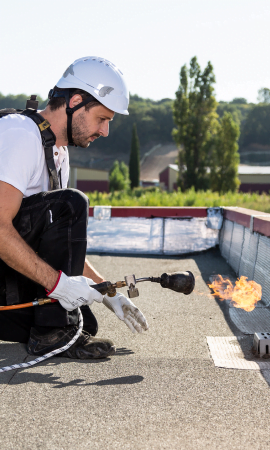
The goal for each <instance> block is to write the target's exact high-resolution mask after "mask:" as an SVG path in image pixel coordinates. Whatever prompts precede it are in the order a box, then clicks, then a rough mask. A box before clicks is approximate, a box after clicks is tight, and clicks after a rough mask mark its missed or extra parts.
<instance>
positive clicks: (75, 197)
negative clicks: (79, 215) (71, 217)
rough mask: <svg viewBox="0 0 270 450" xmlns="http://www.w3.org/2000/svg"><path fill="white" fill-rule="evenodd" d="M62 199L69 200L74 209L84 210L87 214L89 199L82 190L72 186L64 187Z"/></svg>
mask: <svg viewBox="0 0 270 450" xmlns="http://www.w3.org/2000/svg"><path fill="white" fill-rule="evenodd" d="M62 199H63V200H65V201H67V202H69V203H70V204H71V205H72V208H73V209H74V210H76V211H84V210H85V211H86V213H87V215H88V209H89V199H88V197H87V196H86V195H85V194H84V193H83V192H81V191H79V190H78V189H72V188H68V189H64V190H63V194H62Z"/></svg>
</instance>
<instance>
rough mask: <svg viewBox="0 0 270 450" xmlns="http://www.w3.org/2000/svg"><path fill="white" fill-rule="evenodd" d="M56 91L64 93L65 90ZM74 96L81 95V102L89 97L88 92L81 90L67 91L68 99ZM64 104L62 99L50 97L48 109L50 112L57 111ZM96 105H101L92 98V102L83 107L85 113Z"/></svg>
mask: <svg viewBox="0 0 270 450" xmlns="http://www.w3.org/2000/svg"><path fill="white" fill-rule="evenodd" d="M57 91H66V89H61V88H57ZM76 94H79V95H81V97H82V99H83V100H85V99H86V98H87V97H89V96H90V94H89V93H88V92H86V91H83V90H82V89H69V98H71V97H73V95H76ZM65 104H66V99H65V98H64V97H52V98H51V99H50V100H49V102H48V106H49V107H50V109H51V111H56V110H57V109H59V108H62V106H64V105H65ZM98 105H101V103H100V102H99V101H98V100H96V99H95V98H94V100H93V101H92V102H89V103H87V104H86V105H85V111H89V109H91V108H93V106H98Z"/></svg>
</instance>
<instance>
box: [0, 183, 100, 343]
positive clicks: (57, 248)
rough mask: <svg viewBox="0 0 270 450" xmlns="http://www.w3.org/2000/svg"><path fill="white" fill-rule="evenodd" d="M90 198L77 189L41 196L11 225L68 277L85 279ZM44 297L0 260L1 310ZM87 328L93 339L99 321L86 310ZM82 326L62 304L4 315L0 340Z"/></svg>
mask: <svg viewBox="0 0 270 450" xmlns="http://www.w3.org/2000/svg"><path fill="white" fill-rule="evenodd" d="M88 207H89V205H88V199H87V197H86V196H85V195H84V194H83V193H82V192H80V191H77V190H75V189H61V190H58V191H52V192H41V193H39V194H35V195H32V196H30V197H27V198H24V199H23V201H22V204H21V207H20V210H19V212H18V214H17V215H16V217H15V219H14V220H13V225H14V227H15V228H16V230H17V231H18V232H19V234H20V235H21V237H22V238H23V239H24V240H25V241H26V242H27V244H28V245H29V246H30V247H31V248H32V249H33V250H34V251H35V252H37V254H38V255H39V257H40V258H42V259H43V260H44V261H46V262H47V263H48V264H49V265H50V266H52V267H53V268H54V269H56V270H62V271H63V272H64V273H65V274H66V275H68V276H72V275H73V276H76V275H82V273H83V267H84V261H85V254H86V245H87V219H88ZM45 296H46V292H45V289H44V288H43V287H42V286H40V285H38V284H36V283H34V282H33V281H31V280H29V279H28V278H26V277H25V276H23V275H21V274H19V273H18V272H16V271H15V270H13V269H11V268H10V267H8V266H7V265H6V264H5V263H4V262H3V261H1V260H0V305H1V306H4V305H9V304H16V303H27V302H31V301H33V300H34V299H35V298H36V297H38V298H43V297H45ZM81 310H82V313H83V319H84V329H85V330H86V331H88V332H89V333H90V334H92V335H93V336H94V335H95V334H96V333H97V321H96V318H95V316H94V315H93V313H92V312H91V310H90V309H89V307H88V306H83V307H82V308H81ZM77 323H78V310H77V309H76V310H74V311H70V312H69V311H67V310H65V309H64V308H62V306H61V305H60V303H52V304H48V305H43V306H36V307H30V308H23V309H18V310H11V311H0V339H1V340H4V341H13V342H27V341H28V338H29V335H30V329H31V327H34V326H36V327H37V328H40V329H43V327H47V328H44V330H45V331H46V330H49V329H50V328H49V327H54V328H55V327H64V326H66V325H76V324H77Z"/></svg>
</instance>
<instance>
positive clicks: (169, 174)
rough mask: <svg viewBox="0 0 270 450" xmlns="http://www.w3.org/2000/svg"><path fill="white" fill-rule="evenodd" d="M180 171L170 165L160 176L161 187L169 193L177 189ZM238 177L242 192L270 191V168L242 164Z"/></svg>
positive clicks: (175, 165) (174, 165)
mask: <svg viewBox="0 0 270 450" xmlns="http://www.w3.org/2000/svg"><path fill="white" fill-rule="evenodd" d="M178 173H179V169H178V166H177V164H169V165H168V166H167V167H166V168H165V169H164V170H162V172H160V174H159V185H160V187H161V188H162V189H165V190H167V191H174V190H176V189H177V178H178ZM238 177H239V180H240V182H241V184H240V187H239V191H240V192H259V193H260V194H261V193H262V192H267V193H268V192H269V191H270V166H246V165H242V164H240V165H239V167H238Z"/></svg>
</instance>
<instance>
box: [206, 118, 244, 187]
mask: <svg viewBox="0 0 270 450" xmlns="http://www.w3.org/2000/svg"><path fill="white" fill-rule="evenodd" d="M239 135H240V130H239V125H238V124H237V123H236V122H235V121H234V120H233V116H232V114H231V113H229V112H225V113H224V115H223V117H222V119H221V120H220V122H219V124H218V126H217V132H216V134H215V136H214V137H213V140H212V145H213V149H212V152H211V164H210V168H211V172H210V188H211V189H212V190H213V191H218V192H219V193H220V194H221V193H225V192H228V191H236V190H237V188H238V187H239V185H240V181H239V179H238V165H239V161H240V157H239V153H238V143H237V142H238V139H239Z"/></svg>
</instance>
